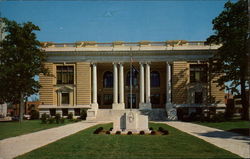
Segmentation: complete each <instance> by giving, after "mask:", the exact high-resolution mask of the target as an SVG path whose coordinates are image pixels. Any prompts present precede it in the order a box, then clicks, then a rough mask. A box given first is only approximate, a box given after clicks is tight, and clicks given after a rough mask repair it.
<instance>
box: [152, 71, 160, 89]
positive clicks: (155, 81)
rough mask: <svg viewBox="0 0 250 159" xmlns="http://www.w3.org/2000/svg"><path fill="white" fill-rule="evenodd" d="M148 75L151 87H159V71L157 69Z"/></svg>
mask: <svg viewBox="0 0 250 159" xmlns="http://www.w3.org/2000/svg"><path fill="white" fill-rule="evenodd" d="M150 76H151V79H150V83H151V87H160V73H159V72H157V71H152V72H151V74H150Z"/></svg>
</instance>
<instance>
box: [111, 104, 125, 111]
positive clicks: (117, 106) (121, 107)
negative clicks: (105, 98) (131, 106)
mask: <svg viewBox="0 0 250 159" xmlns="http://www.w3.org/2000/svg"><path fill="white" fill-rule="evenodd" d="M112 109H113V110H124V109H125V104H124V103H113V104H112Z"/></svg>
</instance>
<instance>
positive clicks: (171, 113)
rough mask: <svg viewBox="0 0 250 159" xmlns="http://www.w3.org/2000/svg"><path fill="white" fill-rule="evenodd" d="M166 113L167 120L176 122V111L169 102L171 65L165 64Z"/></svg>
mask: <svg viewBox="0 0 250 159" xmlns="http://www.w3.org/2000/svg"><path fill="white" fill-rule="evenodd" d="M166 96H167V97H166V99H167V100H166V111H167V114H168V120H177V110H176V108H175V107H174V105H173V104H172V101H171V64H170V63H169V62H167V63H166Z"/></svg>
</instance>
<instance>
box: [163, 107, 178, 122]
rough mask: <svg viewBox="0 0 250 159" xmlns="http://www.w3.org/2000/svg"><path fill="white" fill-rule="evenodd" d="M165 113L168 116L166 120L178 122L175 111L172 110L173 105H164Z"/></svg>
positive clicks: (174, 109)
mask: <svg viewBox="0 0 250 159" xmlns="http://www.w3.org/2000/svg"><path fill="white" fill-rule="evenodd" d="M166 112H167V115H168V117H167V119H168V120H173V121H174V120H178V117H177V109H176V108H174V105H173V104H172V103H166Z"/></svg>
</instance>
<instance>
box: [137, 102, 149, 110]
mask: <svg viewBox="0 0 250 159" xmlns="http://www.w3.org/2000/svg"><path fill="white" fill-rule="evenodd" d="M145 109H149V110H151V109H152V106H151V103H140V104H139V110H145Z"/></svg>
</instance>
